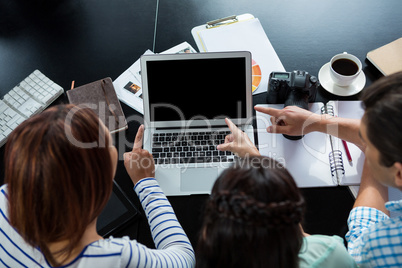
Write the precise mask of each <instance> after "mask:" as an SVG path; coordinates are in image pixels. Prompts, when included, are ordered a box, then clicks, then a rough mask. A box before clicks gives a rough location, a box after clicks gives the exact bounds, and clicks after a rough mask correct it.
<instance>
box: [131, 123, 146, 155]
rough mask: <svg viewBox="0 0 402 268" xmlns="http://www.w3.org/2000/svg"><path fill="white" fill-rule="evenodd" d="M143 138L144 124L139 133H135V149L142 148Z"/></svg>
mask: <svg viewBox="0 0 402 268" xmlns="http://www.w3.org/2000/svg"><path fill="white" fill-rule="evenodd" d="M143 138H144V125H141V126H140V127H139V128H138V130H137V135H135V139H134V146H133V151H134V150H135V149H141V148H142V139H143Z"/></svg>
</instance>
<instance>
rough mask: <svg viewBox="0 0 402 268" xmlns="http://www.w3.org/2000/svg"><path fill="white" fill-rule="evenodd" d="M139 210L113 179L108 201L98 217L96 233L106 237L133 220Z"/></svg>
mask: <svg viewBox="0 0 402 268" xmlns="http://www.w3.org/2000/svg"><path fill="white" fill-rule="evenodd" d="M138 215H139V211H138V210H137V208H136V207H135V206H134V205H133V203H132V202H131V201H130V200H129V199H128V197H127V196H126V195H125V194H124V192H123V191H122V189H121V188H120V186H119V185H118V184H117V183H116V182H115V181H113V192H112V195H111V196H110V199H109V201H108V203H107V204H106V206H105V208H104V209H103V211H102V213H101V214H100V215H99V217H98V221H97V224H96V229H97V231H98V234H99V235H101V236H103V237H106V236H109V235H111V234H112V233H113V232H114V231H116V230H117V229H119V228H120V227H122V226H123V225H125V224H127V223H128V222H129V221H132V220H134V219H135V218H137V216H138Z"/></svg>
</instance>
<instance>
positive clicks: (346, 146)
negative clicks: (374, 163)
mask: <svg viewBox="0 0 402 268" xmlns="http://www.w3.org/2000/svg"><path fill="white" fill-rule="evenodd" d="M342 143H343V147H344V148H345V152H346V156H347V157H348V161H349V162H352V156H351V155H350V152H349V148H348V145H347V143H346V141H344V140H342Z"/></svg>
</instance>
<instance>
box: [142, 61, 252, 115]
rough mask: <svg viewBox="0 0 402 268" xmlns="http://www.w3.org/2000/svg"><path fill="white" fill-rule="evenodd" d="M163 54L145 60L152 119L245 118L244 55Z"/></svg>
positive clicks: (245, 71) (246, 70) (245, 76)
mask: <svg viewBox="0 0 402 268" xmlns="http://www.w3.org/2000/svg"><path fill="white" fill-rule="evenodd" d="M212 54H213V53H212ZM216 54H218V53H216ZM221 54H222V53H221ZM159 56H162V55H159ZM164 56H166V58H165V59H163V60H147V61H146V64H145V67H146V80H147V81H146V82H147V83H146V85H147V94H148V95H147V100H148V103H149V113H150V118H149V119H150V120H151V121H152V122H153V121H158V122H165V121H183V120H185V121H187V120H191V121H192V120H211V119H221V118H225V117H229V118H247V103H246V99H247V94H250V95H251V91H250V92H248V91H247V83H250V84H251V82H250V81H249V79H247V75H248V73H247V72H250V74H249V75H250V77H251V71H250V70H248V68H247V62H246V57H240V56H237V57H218V55H216V56H217V57H206V58H204V57H202V56H201V55H197V56H195V55H192V56H191V57H190V55H189V57H185V56H184V57H183V56H176V55H171V56H172V57H171V59H169V55H164ZM175 56H176V57H175ZM194 56H195V57H196V58H194ZM150 57H152V56H150ZM142 75H144V72H143V73H142ZM143 79H144V77H143Z"/></svg>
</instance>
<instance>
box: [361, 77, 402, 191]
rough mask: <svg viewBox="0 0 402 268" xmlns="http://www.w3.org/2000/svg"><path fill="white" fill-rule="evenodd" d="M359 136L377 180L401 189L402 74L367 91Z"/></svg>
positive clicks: (377, 83)
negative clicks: (363, 143)
mask: <svg viewBox="0 0 402 268" xmlns="http://www.w3.org/2000/svg"><path fill="white" fill-rule="evenodd" d="M361 99H362V101H363V106H364V108H365V113H364V116H363V118H362V122H361V126H360V135H361V137H362V140H363V141H364V142H365V144H366V149H365V155H366V159H367V161H368V163H369V166H370V169H371V172H372V173H373V176H374V178H375V179H377V180H379V181H380V182H382V183H383V184H385V185H388V186H392V187H397V188H400V189H402V174H401V172H402V72H399V73H397V74H393V75H390V76H385V77H383V78H381V79H379V80H378V81H376V82H375V83H373V84H372V85H371V86H370V87H368V88H367V89H365V91H364V92H363V95H362V97H361Z"/></svg>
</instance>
